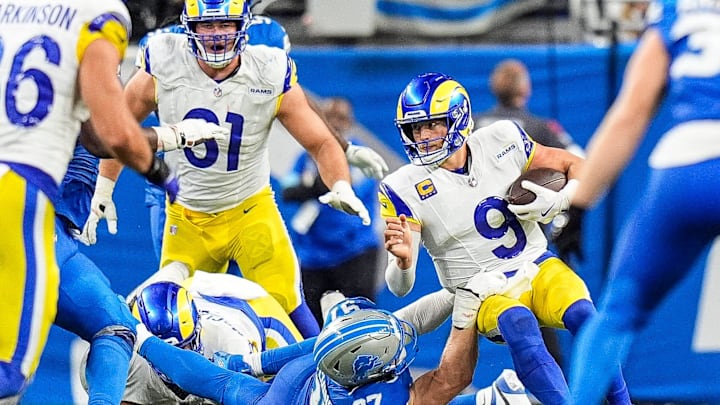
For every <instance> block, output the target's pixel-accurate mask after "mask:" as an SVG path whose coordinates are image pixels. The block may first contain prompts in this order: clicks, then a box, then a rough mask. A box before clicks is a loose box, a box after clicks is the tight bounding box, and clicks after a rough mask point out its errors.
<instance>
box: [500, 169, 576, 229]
mask: <svg viewBox="0 0 720 405" xmlns="http://www.w3.org/2000/svg"><path fill="white" fill-rule="evenodd" d="M577 186H578V181H577V180H575V179H570V180H568V182H567V184H566V185H565V187H563V188H562V190H560V191H553V190H550V189H549V188H545V187H543V186H539V185H537V184H535V183H533V182H531V181H527V180H525V181H523V182H522V187H523V188H524V189H526V190H529V191H532V192H533V193H535V196H536V197H535V200H534V201H533V202H531V203H529V204H525V205H515V204H509V205H508V209H509V210H510V211H512V212H513V213H514V214H515V215H516V216H517V217H518V218H520V219H523V220H526V221H537V222H542V223H543V224H547V223H549V222H550V221H552V219H553V218H555V216H556V215H557V214H559V213H560V212H562V211H565V210H567V209H568V208H569V207H570V198H572V196H573V194H575V190H577Z"/></svg>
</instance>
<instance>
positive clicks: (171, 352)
mask: <svg viewBox="0 0 720 405" xmlns="http://www.w3.org/2000/svg"><path fill="white" fill-rule="evenodd" d="M138 354H140V356H142V357H144V358H146V359H147V360H148V361H149V362H150V363H152V365H153V367H155V368H157V369H158V370H160V371H161V372H162V373H163V374H165V375H167V376H168V378H170V380H172V381H173V382H174V383H175V384H177V385H178V386H179V387H180V388H182V389H183V390H185V391H187V392H189V393H191V394H195V395H197V396H200V397H203V398H208V399H211V400H213V401H216V402H218V403H219V402H220V401H222V399H223V398H222V393H223V391H224V388H225V387H224V384H225V383H226V381H227V380H228V379H229V377H228V376H227V374H232V375H233V376H238V377H235V378H245V377H246V378H248V379H252V380H254V377H252V376H249V375H243V374H240V373H235V372H234V371H230V370H226V369H224V368H221V367H218V366H216V365H215V364H213V363H212V362H210V361H209V360H208V359H206V358H204V357H203V356H201V355H200V354H198V353H195V352H193V351H191V350H183V349H180V348H177V347H175V346H172V345H170V344H167V343H165V342H163V341H162V340H160V339H158V338H157V337H154V336H153V337H150V338H148V339H147V340H146V341H145V342H143V344H142V346H140V349H139V350H138Z"/></svg>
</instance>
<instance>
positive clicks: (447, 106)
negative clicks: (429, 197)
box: [395, 73, 473, 166]
mask: <svg viewBox="0 0 720 405" xmlns="http://www.w3.org/2000/svg"><path fill="white" fill-rule="evenodd" d="M434 120H444V121H445V124H446V126H447V135H446V136H445V137H443V138H436V139H428V140H424V141H418V140H416V139H415V137H414V135H413V130H412V127H413V124H422V123H423V122H427V121H434ZM395 126H396V127H397V128H398V130H399V132H400V139H401V141H402V144H403V147H404V148H405V153H406V154H407V156H408V158H409V159H410V161H411V162H412V163H413V164H415V165H419V166H424V165H438V164H441V163H442V162H444V161H445V159H447V158H448V157H449V156H450V155H452V154H453V153H455V151H457V150H458V149H460V147H461V146H462V145H463V144H464V143H465V140H466V139H467V137H468V136H469V135H470V133H471V132H472V130H473V121H472V109H471V106H470V97H469V96H468V93H467V91H466V90H465V88H464V87H463V86H462V85H461V84H460V83H458V82H457V81H455V80H453V79H452V78H451V77H449V76H446V75H444V74H441V73H424V74H421V75H419V76H417V77H415V78H414V79H413V80H412V81H410V83H408V85H407V86H406V87H405V90H403V92H402V93H401V94H400V98H399V99H398V105H397V115H396V118H395ZM440 140H441V141H442V146H440V147H439V148H436V147H432V146H431V144H433V143H436V142H437V141H440Z"/></svg>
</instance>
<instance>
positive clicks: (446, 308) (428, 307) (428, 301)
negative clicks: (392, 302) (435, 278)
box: [394, 289, 455, 335]
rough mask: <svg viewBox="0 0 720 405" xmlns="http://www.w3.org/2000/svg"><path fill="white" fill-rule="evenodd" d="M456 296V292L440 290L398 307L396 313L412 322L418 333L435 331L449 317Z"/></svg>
mask: <svg viewBox="0 0 720 405" xmlns="http://www.w3.org/2000/svg"><path fill="white" fill-rule="evenodd" d="M454 298H455V294H453V293H451V292H450V291H448V290H446V289H442V290H438V291H435V292H434V293H431V294H428V295H426V296H424V297H422V298H420V299H418V300H417V301H414V302H413V303H412V304H410V305H407V306H405V307H402V308H400V309H398V310H397V311H395V312H394V314H395V316H397V317H398V318H400V319H402V320H404V321H406V322H408V323H410V324H412V325H413V326H414V327H415V329H416V330H417V333H418V335H423V334H425V333H429V332H432V331H434V330H435V329H437V328H438V327H439V326H440V325H442V324H443V322H445V321H446V320H447V319H448V317H449V316H450V314H451V313H452V309H453V301H454Z"/></svg>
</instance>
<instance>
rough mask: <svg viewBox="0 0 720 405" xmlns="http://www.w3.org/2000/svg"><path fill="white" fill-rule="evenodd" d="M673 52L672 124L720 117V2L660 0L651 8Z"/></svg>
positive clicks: (650, 21) (652, 18) (669, 95)
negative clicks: (718, 35) (719, 36)
mask: <svg viewBox="0 0 720 405" xmlns="http://www.w3.org/2000/svg"><path fill="white" fill-rule="evenodd" d="M648 24H649V25H648V27H649V28H656V29H657V30H658V31H659V32H660V34H661V36H662V39H663V42H664V43H665V47H666V48H667V51H668V53H669V55H670V58H671V61H670V71H669V73H670V74H669V76H668V77H669V83H668V84H669V85H668V93H667V102H669V103H670V108H671V110H670V111H671V116H672V118H671V119H672V124H673V126H674V125H677V124H680V123H683V122H687V121H693V120H706V119H713V120H717V119H720V58H718V57H717V52H716V51H718V50H720V43H719V42H718V41H717V40H716V39H714V38H715V37H716V36H717V34H716V32H717V30H718V26H720V3H719V2H713V1H697V0H672V1H668V0H666V1H664V2H660V1H657V2H655V3H653V4H652V6H651V8H650V9H649V11H648Z"/></svg>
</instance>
